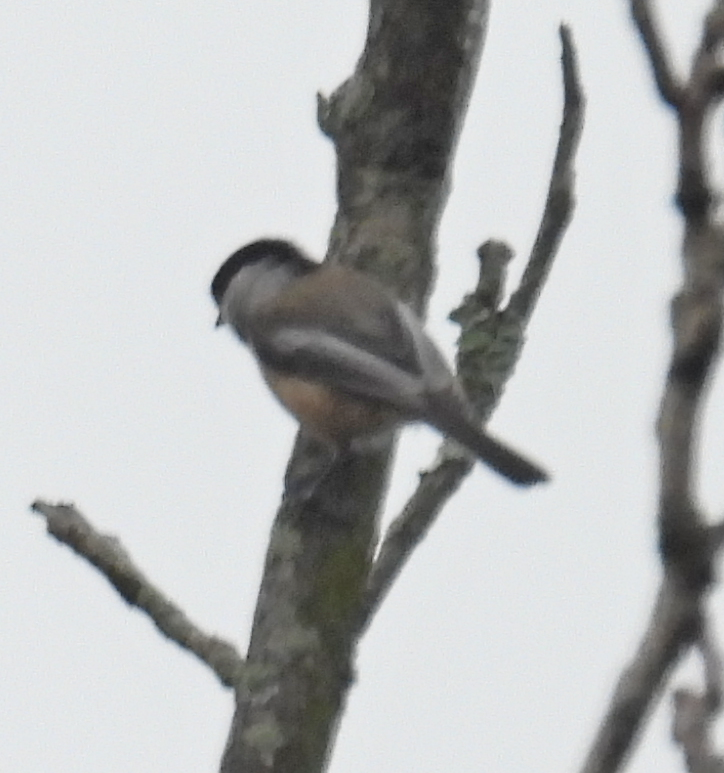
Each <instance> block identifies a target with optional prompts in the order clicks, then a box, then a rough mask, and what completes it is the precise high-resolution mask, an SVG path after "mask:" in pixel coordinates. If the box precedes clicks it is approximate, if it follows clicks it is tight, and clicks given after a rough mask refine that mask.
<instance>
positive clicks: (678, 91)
mask: <svg viewBox="0 0 724 773" xmlns="http://www.w3.org/2000/svg"><path fill="white" fill-rule="evenodd" d="M631 15H632V16H633V19H634V22H635V24H636V27H637V28H638V31H639V35H640V36H641V40H642V41H643V44H644V50H645V52H646V53H647V54H648V57H649V63H650V64H651V69H652V71H653V75H654V80H655V81H656V86H657V88H658V90H659V95H660V96H661V99H663V100H664V102H666V103H667V104H668V105H671V107H673V108H678V106H679V104H680V102H681V95H682V90H683V87H682V85H681V83H679V82H678V80H677V78H676V76H675V75H674V71H673V68H672V66H671V60H670V58H669V55H668V53H667V51H666V47H665V46H664V42H663V40H662V38H661V34H660V33H659V29H658V25H657V24H656V20H655V19H654V16H653V14H652V12H651V5H650V3H649V0H631Z"/></svg>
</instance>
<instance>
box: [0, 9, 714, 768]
mask: <svg viewBox="0 0 724 773" xmlns="http://www.w3.org/2000/svg"><path fill="white" fill-rule="evenodd" d="M658 5H659V13H660V15H661V17H662V20H663V22H664V24H665V26H666V31H667V36H668V38H669V40H670V41H671V42H672V44H673V45H674V47H675V53H676V56H677V61H678V63H679V64H680V65H683V64H684V62H686V61H687V58H688V53H689V52H690V50H691V48H692V46H693V43H694V40H695V39H696V36H697V35H698V32H699V29H700V22H701V19H702V16H703V12H704V10H705V8H707V7H708V5H709V3H708V2H703V0H689V2H686V3H683V2H674V0H660V2H659V3H658ZM626 6H627V4H626V3H625V2H623V0H614V1H612V2H607V3H591V2H590V0H568V2H564V1H563V0H559V1H558V2H554V0H548V2H546V3H537V2H530V0H528V1H527V2H526V1H525V0H517V1H515V0H508V1H507V2H498V3H497V4H496V5H495V7H494V9H493V14H492V19H491V25H490V29H489V33H488V43H487V46H486V49H485V54H484V59H483V64H482V68H481V72H480V76H479V79H478V84H477V88H476V90H475V93H474V95H473V100H472V103H471V106H470V112H469V116H468V120H467V123H466V127H465V130H464V133H463V136H462V139H461V143H460V148H459V153H458V158H457V165H456V170H455V176H454V187H453V192H452V196H451V199H450V203H449V206H448V208H447V212H446V215H445V217H444V220H443V224H442V228H441V231H440V273H439V279H438V283H437V289H436V293H435V296H434V298H433V301H432V304H431V310H430V326H431V329H432V331H433V333H434V335H435V336H436V337H437V338H438V340H440V341H441V342H442V343H443V344H444V345H445V346H446V347H447V351H448V353H450V354H451V353H452V343H453V341H454V338H455V335H456V329H455V328H454V327H453V326H452V325H451V324H449V323H448V322H446V320H445V317H446V314H447V312H448V311H449V309H450V308H451V307H453V306H454V305H456V304H457V303H458V301H459V299H460V297H461V296H462V294H463V293H464V292H466V291H467V290H468V289H469V288H470V287H471V286H472V284H473V283H474V281H475V274H476V262H475V259H474V249H475V247H476V246H477V245H478V244H479V243H480V242H481V241H483V240H484V239H486V238H488V237H490V236H495V237H498V238H504V239H506V240H509V241H510V243H511V244H512V245H513V246H514V247H515V248H516V249H517V250H518V251H519V252H520V253H521V254H525V253H526V251H527V250H528V248H529V247H530V244H531V241H532V238H533V235H534V232H535V227H536V224H537V220H538V217H539V214H540V210H541V205H542V201H543V197H544V194H545V190H546V186H547V181H548V172H549V168H550V163H551V159H552V153H553V149H554V144H555V140H556V137H557V129H558V124H559V121H560V104H561V82H560V69H559V41H558V36H557V25H558V23H559V21H560V20H562V19H565V20H567V21H568V22H569V23H570V24H571V25H572V27H573V30H574V34H575V36H576V41H577V44H578V50H579V54H580V62H581V69H582V75H583V80H584V84H585V88H586V92H587V95H588V117H587V124H586V128H585V132H584V138H583V145H582V148H581V151H580V154H579V158H578V162H577V168H578V193H577V195H578V199H579V206H578V210H577V213H576V217H575V220H574V223H573V225H572V227H571V229H570V231H569V233H568V236H567V237H566V239H565V241H564V244H563V248H562V250H561V253H560V255H559V257H558V259H557V261H556V264H555V267H554V271H553V275H552V277H551V279H550V281H549V283H548V285H547V287H546V290H545V293H544V296H543V299H542V302H541V304H540V307H539V309H538V311H537V313H536V315H535V318H534V321H533V324H532V326H531V329H530V335H529V341H528V345H527V347H526V350H525V354H524V357H523V360H522V362H521V364H520V366H519V367H518V370H517V373H516V375H515V377H514V379H513V381H512V382H511V384H510V386H509V388H508V390H507V392H506V395H505V397H504V400H503V403H502V405H501V408H500V410H499V411H498V412H497V413H496V414H495V416H494V418H493V421H492V427H493V428H494V429H495V431H496V432H497V433H498V434H500V435H501V436H503V437H505V438H507V439H509V440H510V441H511V442H513V443H514V444H515V445H516V446H518V447H520V448H521V449H525V450H526V451H527V452H529V453H530V454H531V455H532V456H534V457H535V458H538V459H540V460H541V461H543V462H544V463H545V464H546V466H547V467H549V469H550V470H551V471H552V472H553V475H554V480H553V483H552V484H551V485H549V486H548V487H546V488H542V489H540V490H535V491H529V492H521V491H519V490H515V489H514V488H512V487H510V486H507V485H506V484H505V483H502V482H500V481H499V480H498V479H497V478H496V477H495V476H494V475H492V474H490V473H489V472H488V471H487V470H485V469H484V468H482V467H481V468H478V469H476V470H475V472H474V473H473V475H471V477H470V478H469V479H468V480H467V482H466V483H465V485H464V487H463V490H462V491H461V492H460V493H459V494H458V495H457V496H456V497H455V499H454V500H453V501H452V502H451V503H450V504H449V505H448V507H447V508H446V510H445V511H444V514H443V516H442V517H441V519H440V520H439V522H438V524H437V525H436V527H435V528H434V529H433V531H432V533H431V534H430V535H429V537H428V539H427V541H426V542H425V543H424V545H423V546H422V548H421V549H420V550H419V551H418V553H417V554H416V556H415V557H414V559H413V561H412V562H411V564H410V565H409V567H407V568H406V570H405V572H404V575H403V577H402V579H401V581H400V582H399V583H398V585H397V586H396V587H395V590H394V592H393V594H392V595H391V597H390V598H389V600H388V601H387V603H386V604H385V606H384V609H383V611H382V613H381V614H380V615H379V617H378V618H377V619H376V621H375V623H374V625H373V628H372V629H371V631H370V633H369V634H368V636H367V637H366V638H365V640H364V642H363V644H362V646H361V649H360V653H359V658H358V681H357V684H356V686H355V687H354V689H353V691H352V693H351V697H350V701H349V706H348V710H347V713H346V716H345V718H344V722H343V725H342V729H341V733H340V737H339V742H338V744H337V748H336V750H335V756H334V758H333V763H332V768H331V770H332V771H340V772H341V771H344V773H363V772H364V773H367V772H368V771H376V772H377V773H391V772H392V771H394V772H395V773H398V771H415V772H416V773H428V772H429V773H437V772H438V771H440V770H444V769H449V768H450V767H451V766H453V767H454V768H455V770H456V771H460V772H461V773H463V772H464V771H478V770H481V769H486V770H488V769H489V770H496V771H520V770H537V771H543V772H545V773H548V772H550V773H553V772H554V771H556V772H557V771H563V770H568V771H570V770H574V769H575V768H576V766H577V765H578V764H579V762H580V759H581V756H582V754H583V753H584V751H585V750H586V749H587V747H588V744H589V742H590V739H591V735H592V732H593V729H594V727H595V726H596V725H597V723H598V721H599V719H600V716H601V714H602V711H603V709H604V706H605V704H606V701H607V699H608V696H609V694H610V692H611V689H612V686H613V683H614V680H615V678H616V677H617V676H618V673H619V670H620V668H621V666H622V664H623V663H624V662H625V659H626V658H628V657H629V655H630V654H631V652H632V648H633V646H634V644H635V643H636V642H637V641H638V638H639V636H640V632H641V630H642V626H643V625H644V622H645V620H646V617H647V615H648V611H649V608H650V604H651V600H652V595H653V593H654V591H655V589H656V585H657V580H658V565H657V559H656V556H655V537H654V531H653V525H652V519H653V515H654V511H655V498H656V497H655V491H656V480H655V470H656V455H655V445H654V442H653V421H654V417H655V413H656V410H657V403H658V399H659V396H660V391H661V386H662V379H663V374H664V370H665V364H666V359H667V356H668V346H669V344H668V341H669V337H668V328H667V320H668V311H667V304H668V300H669V297H670V295H671V292H672V290H673V288H674V287H675V283H676V280H677V277H678V239H679V234H680V223H679V219H678V216H677V214H676V212H675V211H674V209H673V207H672V206H671V201H672V191H673V185H674V180H675V174H674V169H675V167H674V158H673V156H672V149H673V147H674V136H675V135H674V125H673V121H672V119H671V117H670V116H669V115H668V114H667V112H666V111H665V110H664V109H663V108H662V107H661V106H660V105H659V103H658V101H657V98H656V96H655V95H654V92H653V88H652V84H651V79H650V77H649V72H648V68H647V66H646V64H645V62H644V59H643V56H642V54H641V50H640V46H639V43H638V40H637V39H636V37H635V35H634V32H633V29H632V26H631V24H630V22H629V19H628V15H627V9H626ZM365 26H366V3H365V2H362V0H355V1H354V2H345V3H338V2H333V1H332V0H314V1H313V2H307V3H302V4H300V3H298V2H294V1H293V0H270V1H268V2H265V3H261V2H258V3H251V2H238V0H237V1H236V2H230V1H229V2H223V1H222V0H217V1H216V2H204V3H202V2H190V0H187V1H186V2H183V1H182V0H177V1H176V2H170V3H167V4H153V3H147V2H140V0H137V1H136V2H127V3H123V4H120V5H119V4H117V3H116V4H106V3H100V4H99V3H96V2H79V1H78V0H75V1H73V0H71V1H70V2H67V3H63V4H57V3H20V2H12V0H11V2H6V3H4V4H3V5H2V8H0V51H2V53H1V54H0V57H1V60H2V68H1V74H0V93H2V95H3V97H2V101H3V108H2V110H1V111H0V145H1V147H2V153H1V154H0V196H1V197H2V201H1V202H0V211H1V212H2V219H3V227H2V229H0V253H1V254H2V261H3V270H2V275H1V276H2V280H1V281H0V358H1V360H0V362H1V363H2V365H1V368H0V394H1V395H2V403H1V404H0V437H1V438H2V440H1V445H0V448H2V456H1V457H0V518H2V526H3V528H2V533H3V542H2V548H0V558H1V560H0V620H2V629H1V630H2V636H0V770H19V771H23V773H36V772H40V771H47V770H61V771H73V773H86V772H90V771H92V772H93V773H97V771H103V773H116V772H121V771H124V772H125V771H131V770H132V771H134V773H158V771H175V772H176V773H192V772H193V773H198V772H199V771H208V772H209V773H211V772H212V771H215V770H217V767H218V762H219V757H220V754H221V750H222V747H223V743H224V740H225V737H226V733H227V729H228V726H229V721H230V717H231V711H232V698H231V695H230V694H228V693H227V692H225V691H224V690H223V689H222V688H221V687H220V686H218V685H217V683H216V682H215V680H214V678H213V677H212V676H211V674H210V673H208V672H207V671H206V670H205V669H204V667H202V666H201V665H199V664H198V663H196V662H195V661H194V660H193V659H191V658H190V657H188V656H187V655H186V654H185V653H183V652H181V651H180V650H179V649H178V648H176V647H175V646H174V645H172V644H170V643H168V642H167V641H166V640H164V639H162V638H161V637H160V636H159V635H158V634H157V633H156V631H155V629H154V628H153V626H152V625H151V624H150V623H149V621H148V620H147V619H146V618H145V617H143V616H142V615H140V614H139V613H137V612H135V611H130V610H129V609H128V608H127V607H126V606H125V604H123V602H122V601H120V599H119V597H118V596H117V595H116V593H115V592H114V591H112V590H111V589H110V586H108V584H107V583H106V581H105V580H104V579H102V578H101V577H100V576H99V575H98V574H97V573H96V572H94V570H92V569H91V568H90V567H89V566H87V565H86V564H85V563H83V562H81V561H80V560H78V559H77V558H75V557H74V556H73V555H72V554H71V553H70V551H68V550H67V549H66V548H64V547H61V546H59V545H57V544H56V543H54V542H53V541H52V540H51V539H49V538H48V537H47V536H46V535H45V533H44V529H43V523H42V521H41V520H40V519H39V518H38V517H36V516H33V515H32V514H30V513H29V512H28V505H29V504H30V502H31V501H32V500H33V499H34V498H36V497H39V496H40V497H45V498H48V499H50V500H59V499H65V500H72V501H74V502H75V503H76V504H77V505H78V507H79V508H80V509H81V510H82V511H83V512H84V513H85V514H86V515H87V516H88V517H89V518H91V519H92V521H93V522H94V523H95V524H96V526H97V527H98V528H100V529H102V530H104V531H107V532H111V533H113V534H115V535H118V536H119V537H120V538H121V539H122V540H123V542H124V544H125V545H126V546H127V548H128V549H129V550H130V551H131V553H132V554H133V556H134V557H135V559H136V560H137V561H138V563H139V564H140V565H141V567H143V569H144V570H145V571H146V572H147V573H148V574H149V575H150V576H151V577H152V578H153V579H154V581H155V582H157V583H158V585H159V586H160V587H161V588H162V589H164V590H165V591H166V592H167V593H168V594H170V595H171V596H172V597H173V598H174V599H176V600H177V601H178V602H180V603H181V605H182V606H183V607H184V608H185V609H186V610H187V612H188V613H189V614H190V615H191V617H192V618H194V619H195V620H196V621H197V622H198V623H200V624H201V625H202V626H203V627H204V628H206V629H207V630H212V631H215V632H218V633H219V634H221V635H224V636H226V637H228V638H230V639H232V640H234V641H235V642H237V643H238V645H239V647H240V649H241V650H244V649H245V647H246V640H247V636H248V631H249V626H250V621H251V616H252V613H253V608H254V602H255V597H256V592H257V585H258V581H259V577H260V572H261V566H262V561H263V557H264V551H265V546H266V539H267V534H268V530H269V527H270V524H271V520H272V517H273V513H274V511H275V507H276V505H277V503H278V500H279V495H280V491H281V486H280V482H281V476H282V472H283V469H284V464H285V461H286V459H287V454H288V451H289V449H290V447H291V444H292V441H293V437H294V432H295V425H294V423H293V421H292V420H291V419H289V418H288V417H287V416H286V415H285V414H284V413H283V412H282V411H281V410H280V409H279V408H278V407H277V406H276V404H275V403H274V402H273V400H272V399H271V398H270V397H269V396H268V395H267V393H266V391H265V389H264V387H263V386H262V384H261V381H260V379H259V377H258V375H257V373H256V372H255V369H254V367H253V363H252V361H251V359H250V357H249V355H248V354H247V353H246V352H245V351H244V350H243V349H242V348H241V347H240V346H238V345H237V344H236V343H235V341H234V340H233V339H232V337H231V335H230V334H228V333H226V332H222V333H219V332H215V331H214V329H213V320H214V309H213V305H212V302H211V300H210V297H209V295H208V284H209V281H210V279H211V277H212V275H213V273H214V271H215V270H216V268H217V267H218V264H219V263H220V262H221V261H222V260H223V259H224V258H225V257H226V256H227V254H229V253H230V252H231V251H232V250H234V249H236V248H237V247H238V246H239V245H241V244H242V243H244V242H246V241H250V240H252V239H254V238H257V237H259V236H261V235H269V234H277V235H284V236H290V237H293V238H294V239H295V240H297V241H298V242H299V243H300V244H301V245H303V246H304V247H305V248H307V249H308V250H309V251H311V252H312V253H314V254H317V255H321V254H322V253H323V251H324V247H325V240H326V237H327V234H328V229H329V227H330V225H331V222H332V218H333V215H334V209H335V200H334V157H333V152H332V146H331V144H330V143H328V141H327V140H326V139H325V138H324V137H323V136H322V135H321V134H320V132H319V131H318V130H317V128H316V122H315V100H314V94H315V91H316V90H318V89H319V90H322V91H324V92H325V93H329V92H331V91H332V90H333V89H334V88H335V87H336V86H337V85H338V84H339V83H340V82H341V81H342V80H343V79H344V78H345V77H347V76H348V74H349V73H350V72H351V71H352V68H353V66H354V63H355V61H356V59H357V57H358V55H359V53H360V51H361V46H362V43H363V40H364V34H365ZM714 133H715V137H716V141H717V142H721V124H720V122H717V123H716V125H715V127H714ZM519 268H520V266H519V265H518V270H519ZM723 437H724V392H723V390H722V388H721V384H719V386H718V387H716V385H715V389H714V390H713V392H712V395H711V400H710V403H709V405H708V408H707V413H706V425H705V433H704V444H703V448H702V454H701V456H702V464H701V473H702V474H701V479H702V500H703V503H704V505H705V506H706V507H707V508H708V510H709V512H711V513H714V514H721V512H722V509H723V506H724V492H722V488H721V473H720V469H721V457H722V442H723V441H722V438H723ZM435 446H436V438H435V436H434V434H433V433H432V432H431V431H428V430H425V429H421V428H415V429H412V430H409V431H408V432H407V433H406V435H405V437H404V441H403V444H402V449H401V457H402V458H401V461H400V465H399V474H398V476H397V478H396V483H395V485H394V487H393V491H392V493H391V504H390V513H394V512H395V511H396V510H397V509H398V508H399V506H400V504H401V503H402V502H403V501H404V499H405V497H406V495H407V493H409V492H410V491H411V490H412V488H413V486H414V484H415V482H416V472H417V471H418V470H419V469H421V468H422V467H424V466H425V465H426V464H428V463H429V461H430V459H431V458H432V455H433V453H434V449H435ZM721 603H722V599H721V596H718V597H715V600H714V605H715V606H716V607H718V608H719V610H721ZM719 623H720V632H722V631H721V620H719ZM722 633H724V632H722ZM689 670H690V672H691V674H695V673H696V669H694V668H691V669H689ZM630 769H631V770H632V771H636V773H648V771H652V770H656V771H658V772H659V773H669V772H671V771H677V772H678V771H680V770H681V763H680V759H679V756H678V752H676V751H674V750H673V749H672V746H671V744H670V741H669V706H668V700H665V701H664V704H663V708H662V709H661V710H659V711H658V712H657V714H656V716H655V718H654V722H653V724H652V726H651V727H650V728H649V729H648V730H647V733H646V736H645V742H644V744H643V746H642V748H641V749H640V751H639V752H638V754H637V756H636V757H635V759H634V761H633V763H632V764H631V767H630Z"/></svg>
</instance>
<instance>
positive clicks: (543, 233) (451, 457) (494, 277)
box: [361, 26, 585, 629]
mask: <svg viewBox="0 0 724 773" xmlns="http://www.w3.org/2000/svg"><path fill="white" fill-rule="evenodd" d="M560 34H561V45H562V49H563V51H562V67H563V86H564V100H563V121H562V123H561V129H560V136H559V140H558V149H557V151H556V157H555V161H554V164H553V170H552V173H551V182H550V186H549V192H548V199H547V201H546V206H545V210H544V213H543V218H542V222H541V226H540V229H539V232H538V236H537V238H536V242H535V246H534V248H533V252H532V254H531V258H530V260H529V264H528V267H527V269H526V272H525V274H524V277H523V280H522V282H521V287H520V288H519V290H518V292H517V293H516V296H517V300H516V301H515V308H511V307H512V306H513V305H514V302H513V301H512V300H511V304H510V305H509V306H508V308H507V309H506V310H505V311H504V312H499V311H498V306H499V303H500V300H501V297H502V288H503V287H504V284H505V272H506V266H507V264H508V262H509V261H510V259H511V257H512V252H511V250H510V248H509V247H507V245H505V244H503V243H501V242H492V241H489V242H486V243H485V244H484V245H482V246H481V247H480V249H479V250H478V257H479V258H480V277H479V280H478V286H477V288H476V290H475V292H474V293H472V294H471V295H469V296H467V297H466V299H465V300H464V302H463V304H462V305H461V307H460V308H459V309H456V310H455V311H454V312H453V313H452V314H451V315H450V316H451V319H453V320H455V321H456V322H458V323H459V324H460V325H461V334H460V340H459V342H458V373H459V376H460V378H461V380H462V381H463V384H464V386H465V389H466V392H467V393H468V395H469V396H470V398H471V400H472V401H473V403H474V405H475V406H476V408H477V409H478V411H479V413H480V415H481V416H482V417H484V418H487V417H488V416H489V415H490V413H491V412H492V410H493V408H494V407H495V405H497V403H498V401H499V399H500V396H501V394H502V390H503V387H504V385H505V382H506V381H507V380H508V379H509V378H510V376H511V375H512V372H513V368H514V366H515V363H516V362H517V360H518V357H519V355H520V351H521V348H522V345H523V338H524V330H525V324H526V322H527V321H528V319H529V318H530V314H531V313H532V308H533V306H534V304H535V299H537V297H538V295H539V294H540V292H541V289H542V286H543V284H544V282H545V279H546V277H547V276H548V272H549V270H550V265H551V263H552V261H553V258H554V257H555V254H556V252H557V249H558V246H559V244H560V241H561V239H562V237H563V234H564V233H565V230H566V228H567V226H568V223H569V222H570V218H571V213H572V211H573V205H574V199H573V194H572V190H573V183H574V177H573V160H574V157H575V153H576V149H577V147H578V141H579V138H580V134H581V130H582V127H583V113H584V104H585V100H584V97H583V92H582V89H581V85H580V79H579V75H578V68H577V64H576V54H575V46H574V43H573V40H572V37H571V33H570V30H569V29H568V28H567V27H566V26H562V27H561V29H560ZM472 466H473V462H472V461H471V459H470V457H469V456H468V455H467V454H464V453H462V452H461V451H460V449H458V448H457V447H456V446H455V445H453V444H450V443H449V442H447V441H446V442H444V443H443V445H442V447H441V450H440V454H439V461H438V462H437V463H436V464H435V466H434V467H433V468H432V469H431V470H429V471H427V472H425V473H424V474H423V475H422V476H421V481H420V485H419V486H418V488H417V490H416V491H415V493H414V494H413V495H412V497H411V498H410V500H409V501H408V503H407V504H406V505H405V507H404V509H403V511H402V513H401V514H400V515H399V516H398V517H397V518H396V519H395V520H394V521H393V522H392V524H391V526H390V528H389V530H388V532H387V534H386V535H385V537H384V539H383V541H382V544H381V546H380V550H379V554H378V557H377V560H376V561H375V564H374V566H373V568H372V571H371V573H370V579H369V583H368V588H367V594H366V597H365V603H364V608H363V615H362V623H361V628H362V629H364V628H366V627H367V626H368V625H369V623H370V621H371V619H372V617H373V615H374V613H375V612H376V611H377V609H378V608H379V606H380V604H381V603H382V601H383V600H384V598H385V597H386V595H387V593H388V591H389V589H390V587H391V586H392V583H393V582H394V581H395V579H396V578H397V576H398V575H399V573H400V571H401V570H402V567H403V566H404V565H405V563H406V562H407V560H408V559H409V557H410V555H411V554H412V552H413V551H414V549H415V547H416V546H417V545H418V544H419V543H420V541H421V540H422V538H423V537H424V536H425V534H426V533H427V531H428V529H429V528H430V526H432V524H433V523H434V521H435V518H437V516H438V514H439V512H440V511H441V509H442V508H443V506H444V505H445V503H446V502H447V500H448V499H449V498H450V497H451V496H452V494H453V493H455V491H456V490H457V489H458V487H459V486H460V484H461V483H462V481H463V479H464V478H465V476H466V475H467V474H468V473H469V472H470V470H471V468H472Z"/></svg>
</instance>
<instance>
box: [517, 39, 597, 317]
mask: <svg viewBox="0 0 724 773" xmlns="http://www.w3.org/2000/svg"><path fill="white" fill-rule="evenodd" d="M559 32H560V36H561V48H562V52H561V66H562V68H563V120H562V122H561V128H560V132H559V135H558V146H557V148H556V155H555V159H554V161H553V171H552V173H551V181H550V185H549V186H548V196H547V198H546V203H545V207H544V209H543V216H542V218H541V222H540V225H539V226H538V233H537V235H536V239H535V242H534V243H533V249H532V250H531V253H530V257H529V258H528V264H527V266H526V268H525V271H524V272H523V276H522V277H521V280H520V285H519V287H518V289H517V290H516V291H515V292H514V293H513V294H512V296H511V299H510V303H509V305H508V309H509V311H510V313H511V314H514V315H516V316H518V317H519V318H520V319H522V320H525V321H528V320H529V319H530V318H531V316H532V314H533V311H534V309H535V304H536V301H537V300H538V297H539V296H540V293H541V290H542V289H543V285H544V284H545V281H546V279H547V278H548V273H549V272H550V269H551V266H552V265H553V260H554V258H555V256H556V254H557V253H558V248H559V246H560V244H561V241H562V240H563V235H564V234H565V232H566V229H567V228H568V225H569V223H570V221H571V218H572V216H573V209H574V207H575V196H574V185H575V172H574V162H575V158H576V151H577V150H578V144H579V142H580V139H581V133H582V131H583V119H584V115H585V109H586V100H585V96H584V94H583V89H582V87H581V79H580V75H579V72H578V62H577V56H576V48H575V45H574V43H573V37H572V35H571V31H570V29H569V28H568V27H567V26H566V25H565V24H562V25H561V27H560V30H559Z"/></svg>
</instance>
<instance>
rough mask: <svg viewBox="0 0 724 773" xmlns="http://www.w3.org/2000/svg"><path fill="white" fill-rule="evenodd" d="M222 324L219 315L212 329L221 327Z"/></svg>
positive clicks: (222, 321)
mask: <svg viewBox="0 0 724 773" xmlns="http://www.w3.org/2000/svg"><path fill="white" fill-rule="evenodd" d="M223 324H224V320H223V319H221V314H219V316H218V317H217V318H216V322H215V323H214V327H221V326H222V325H223Z"/></svg>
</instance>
